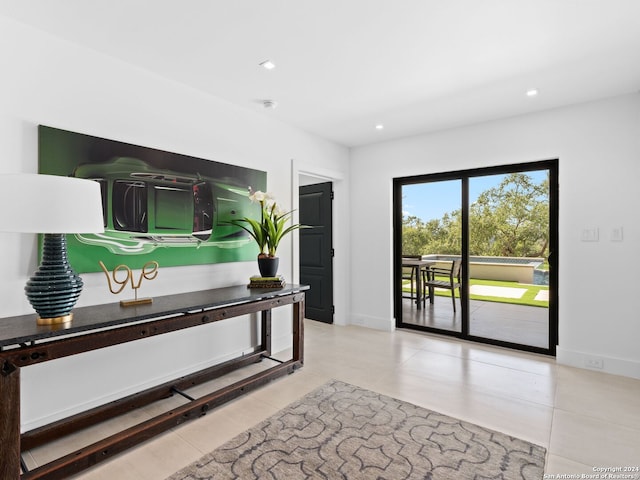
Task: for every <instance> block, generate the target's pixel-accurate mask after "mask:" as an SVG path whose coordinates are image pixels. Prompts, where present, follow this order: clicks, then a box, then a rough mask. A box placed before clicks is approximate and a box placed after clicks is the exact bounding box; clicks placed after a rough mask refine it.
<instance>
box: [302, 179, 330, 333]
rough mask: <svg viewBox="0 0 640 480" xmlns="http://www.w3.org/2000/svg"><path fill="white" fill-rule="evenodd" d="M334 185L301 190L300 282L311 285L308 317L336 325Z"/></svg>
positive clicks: (306, 304)
mask: <svg viewBox="0 0 640 480" xmlns="http://www.w3.org/2000/svg"><path fill="white" fill-rule="evenodd" d="M331 203H332V184H331V182H326V183H319V184H315V185H305V186H302V187H300V223H301V224H303V225H309V226H312V227H313V228H303V229H301V230H300V282H301V283H303V284H306V285H309V286H310V287H311V289H310V290H309V291H307V294H306V301H305V317H306V318H309V319H312V320H318V321H321V322H325V323H333V244H332V232H331V223H332V206H331Z"/></svg>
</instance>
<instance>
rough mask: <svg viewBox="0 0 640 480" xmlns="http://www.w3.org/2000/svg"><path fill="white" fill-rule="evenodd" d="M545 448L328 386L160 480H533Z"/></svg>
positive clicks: (349, 388)
mask: <svg viewBox="0 0 640 480" xmlns="http://www.w3.org/2000/svg"><path fill="white" fill-rule="evenodd" d="M544 459H545V449H544V448H542V447H540V446H537V445H533V444H531V443H529V442H525V441H524V440H520V439H517V438H513V437H510V436H508V435H505V434H503V433H499V432H495V431H491V430H488V429H486V428H482V427H479V426H478V425H474V424H472V423H467V422H463V421H461V420H458V419H455V418H452V417H448V416H446V415H442V414H440V413H437V412H433V411H430V410H427V409H424V408H421V407H417V406H415V405H412V404H410V403H407V402H403V401H400V400H396V399H394V398H391V397H387V396H385V395H380V394H379V393H375V392H371V391H369V390H365V389H362V388H359V387H356V386H353V385H349V384H347V383H343V382H339V381H335V380H334V381H331V382H329V383H327V384H325V385H323V386H322V387H320V388H318V389H317V390H315V391H313V392H311V393H309V394H308V395H306V396H305V397H303V398H301V399H300V400H298V401H297V402H294V403H292V404H291V405H289V406H288V407H286V408H285V409H283V410H281V411H280V412H278V413H276V414H275V415H273V416H272V417H270V418H268V419H267V420H265V421H264V422H262V423H260V424H259V425H256V426H255V427H253V428H251V429H249V430H247V431H246V432H244V433H241V434H240V435H238V436H237V437H236V438H234V439H233V440H230V441H229V442H227V443H226V444H225V445H223V446H221V447H219V448H218V449H216V450H215V451H213V452H211V453H209V454H207V455H205V456H203V457H202V458H201V459H200V460H198V461H196V462H194V463H193V464H191V465H189V466H188V467H186V468H184V469H182V470H180V471H179V472H177V473H175V474H173V475H172V476H171V477H169V479H167V480H205V479H206V480H210V479H215V480H218V479H241V480H248V479H261V480H262V479H274V480H275V479H277V480H297V479H331V480H332V479H349V480H350V479H376V480H382V479H385V480H401V479H433V480H448V479H451V480H465V479H474V480H486V479H501V480H515V479H527V480H529V479H531V480H532V479H541V478H542V477H543V470H544Z"/></svg>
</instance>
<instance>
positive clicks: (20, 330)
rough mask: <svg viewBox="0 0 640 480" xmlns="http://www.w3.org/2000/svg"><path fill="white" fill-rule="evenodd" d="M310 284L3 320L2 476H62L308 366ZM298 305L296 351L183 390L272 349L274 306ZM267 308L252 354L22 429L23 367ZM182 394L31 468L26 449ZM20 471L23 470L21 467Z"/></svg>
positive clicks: (0, 334) (189, 295)
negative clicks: (57, 322) (222, 382)
mask: <svg viewBox="0 0 640 480" xmlns="http://www.w3.org/2000/svg"><path fill="white" fill-rule="evenodd" d="M308 289H309V287H308V286H306V285H289V286H287V287H285V288H282V289H276V290H274V289H249V288H247V287H246V286H244V285H241V286H235V287H228V288H220V289H214V290H204V291H200V292H190V293H183V294H177V295H167V296H161V297H155V298H154V300H153V303H152V304H147V305H140V306H136V307H127V308H124V307H121V306H120V305H119V303H110V304H105V305H95V306H90V307H81V308H76V309H75V310H74V311H73V314H74V317H73V322H72V323H71V324H70V325H69V326H68V328H66V329H55V328H54V327H49V326H38V325H36V318H35V314H34V315H22V316H17V317H7V318H1V319H0V400H1V404H0V478H1V479H3V480H5V479H19V478H22V479H23V480H25V479H36V478H42V479H45V478H46V479H62V478H67V477H68V476H70V475H72V474H74V473H77V472H79V471H81V470H84V469H86V468H89V467H91V466H93V465H95V464H97V463H99V462H101V461H103V460H106V459H108V458H110V457H112V456H113V455H116V454H118V453H120V452H122V451H124V450H126V449H127V448H130V447H132V446H134V445H137V444H139V443H141V442H144V441H145V440H148V439H149V438H151V437H152V436H154V435H157V434H159V433H161V432H163V431H165V430H168V429H170V428H172V427H174V426H176V425H180V424H181V423H184V422H186V421H188V420H191V419H194V418H197V417H199V416H202V415H204V414H206V412H207V411H208V410H209V409H211V408H213V407H216V406H218V405H221V404H223V403H225V402H227V401H229V400H232V399H234V398H236V397H238V396H240V395H242V394H244V393H246V392H248V391H251V390H253V389H255V388H257V387H259V386H261V385H264V384H266V383H268V382H269V381H271V380H273V379H275V378H277V377H280V376H283V375H286V374H289V373H292V372H294V371H295V370H297V369H298V368H300V367H302V364H303V347H304V334H303V322H302V321H303V318H304V298H305V294H304V291H305V290H308ZM284 305H292V307H293V347H292V350H293V354H292V358H291V359H290V360H287V361H284V362H280V361H276V362H275V363H276V365H275V366H273V367H270V368H269V369H266V370H264V371H262V372H260V373H257V374H255V375H252V376H249V377H247V378H245V379H243V380H240V381H237V382H235V383H233V384H231V385H228V386H227V387H224V388H221V389H219V390H217V391H215V392H212V393H210V394H208V395H205V396H203V397H200V398H196V399H193V398H191V397H189V396H188V395H186V394H184V393H183V390H186V389H188V388H190V387H192V386H195V385H198V384H200V383H203V382H206V381H209V380H212V379H214V378H217V377H220V376H222V375H224V374H226V373H228V372H231V371H233V370H235V369H237V368H241V367H243V366H246V365H249V364H251V363H255V362H259V361H261V360H262V359H263V358H265V357H269V356H270V355H271V311H272V309H273V308H275V307H280V306H284ZM257 312H260V314H261V318H260V320H261V342H260V345H258V346H257V347H255V348H254V351H253V353H250V354H245V355H242V356H240V357H237V358H235V359H233V360H229V361H227V362H223V363H221V364H218V365H214V366H213V367H209V368H206V369H204V370H201V371H199V372H196V373H193V374H190V375H186V376H183V377H180V378H177V379H175V380H174V381H171V382H167V383H165V384H162V385H158V386H156V387H152V388H150V389H147V390H144V391H142V392H139V393H136V394H133V395H130V396H128V397H125V398H122V399H120V400H117V401H114V402H110V403H108V404H105V405H102V406H100V407H97V408H93V409H91V410H88V411H86V412H83V413H80V414H77V415H73V416H71V417H68V418H66V419H63V420H59V421H57V422H54V423H52V424H49V425H45V426H43V427H39V428H36V429H34V430H31V431H28V432H25V433H23V434H21V433H20V369H21V368H23V367H28V366H29V365H34V364H37V363H41V362H47V361H49V360H54V359H56V358H61V357H66V356H70V355H76V354H79V353H83V352H88V351H91V350H97V349H100V348H105V347H109V346H112V345H117V344H120V343H125V342H132V341H135V340H140V339H143V338H149V337H152V336H155V335H162V334H165V333H170V332H174V331H177V330H182V329H185V328H192V327H197V326H199V325H205V324H208V323H212V322H218V321H221V320H225V319H228V318H233V317H238V316H240V315H246V314H250V313H257ZM174 394H181V395H184V396H185V397H186V398H188V399H189V400H190V401H189V403H186V404H184V405H182V406H180V407H178V408H174V409H173V410H171V411H168V412H165V413H163V414H160V415H158V416H156V417H154V418H152V419H149V420H146V421H144V422H142V423H140V424H138V425H135V426H133V427H130V428H128V429H126V430H124V431H122V432H119V433H117V434H115V435H112V436H110V437H107V438H105V439H103V440H100V441H98V442H96V443H94V444H92V445H89V446H87V447H85V448H82V449H80V450H77V451H75V452H72V453H70V454H68V455H66V456H64V457H61V458H59V459H57V460H54V461H52V462H50V463H47V464H45V465H42V466H39V467H38V468H35V469H33V470H31V471H26V466H25V465H24V463H23V462H22V461H21V452H23V451H27V450H29V449H31V448H35V447H37V446H40V445H43V444H46V443H47V442H49V441H51V440H54V439H57V438H60V437H62V436H65V435H68V434H70V433H73V432H76V431H78V430H80V429H83V428H86V427H88V426H91V425H95V424H97V423H100V422H101V421H104V420H106V419H109V418H112V417H113V416H116V415H119V414H123V413H126V412H128V411H131V410H133V409H135V408H139V407H141V406H144V405H148V404H150V403H153V402H155V401H157V400H160V399H163V398H167V397H170V396H172V395H174ZM21 470H22V472H23V473H22V474H21V473H20V472H21Z"/></svg>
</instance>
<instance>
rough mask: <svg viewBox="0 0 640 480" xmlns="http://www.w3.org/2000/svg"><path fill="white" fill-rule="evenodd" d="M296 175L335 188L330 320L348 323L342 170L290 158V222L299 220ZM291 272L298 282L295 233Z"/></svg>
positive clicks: (344, 190) (348, 290)
mask: <svg viewBox="0 0 640 480" xmlns="http://www.w3.org/2000/svg"><path fill="white" fill-rule="evenodd" d="M300 175H305V176H309V177H315V178H317V179H318V183H321V182H332V183H333V188H334V191H336V199H335V202H334V207H333V225H332V230H333V244H334V247H335V246H336V245H340V247H339V248H337V249H336V257H334V264H333V304H334V307H335V314H334V317H333V319H334V323H335V324H336V325H348V324H349V323H350V322H349V321H348V318H349V311H350V303H349V298H350V294H351V285H350V280H351V276H350V275H349V260H348V255H347V249H348V248H349V247H348V241H347V236H348V228H347V227H348V225H347V224H346V218H347V217H345V215H344V214H342V213H341V212H346V211H348V200H347V192H346V185H345V182H344V180H345V173H344V172H339V171H335V170H330V169H327V168H323V167H318V166H316V165H307V164H303V163H302V162H300V161H298V160H296V159H291V185H292V189H291V205H292V206H293V209H294V212H293V216H292V217H293V218H292V219H293V222H294V223H297V222H298V221H299V213H298V209H299V208H300V196H299V191H300ZM291 264H292V272H293V281H294V282H295V283H299V281H300V240H299V238H298V235H296V236H295V237H294V240H293V245H292V260H291Z"/></svg>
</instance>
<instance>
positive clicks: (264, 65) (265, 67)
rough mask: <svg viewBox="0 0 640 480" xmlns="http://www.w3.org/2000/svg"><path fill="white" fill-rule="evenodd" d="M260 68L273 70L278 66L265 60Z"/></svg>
mask: <svg viewBox="0 0 640 480" xmlns="http://www.w3.org/2000/svg"><path fill="white" fill-rule="evenodd" d="M260 66H261V67H262V68H264V69H266V70H273V69H274V68H276V64H275V63H273V62H272V61H271V60H265V61H264V62H262V63H261V64H260Z"/></svg>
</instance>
